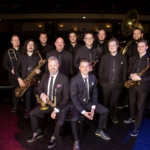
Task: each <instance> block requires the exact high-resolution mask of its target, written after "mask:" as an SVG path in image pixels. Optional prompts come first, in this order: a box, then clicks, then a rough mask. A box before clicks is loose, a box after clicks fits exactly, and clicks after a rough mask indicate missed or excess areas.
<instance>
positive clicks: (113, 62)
mask: <svg viewBox="0 0 150 150" xmlns="http://www.w3.org/2000/svg"><path fill="white" fill-rule="evenodd" d="M115 65H116V64H115V56H113V81H114V80H115V71H116V70H115Z"/></svg>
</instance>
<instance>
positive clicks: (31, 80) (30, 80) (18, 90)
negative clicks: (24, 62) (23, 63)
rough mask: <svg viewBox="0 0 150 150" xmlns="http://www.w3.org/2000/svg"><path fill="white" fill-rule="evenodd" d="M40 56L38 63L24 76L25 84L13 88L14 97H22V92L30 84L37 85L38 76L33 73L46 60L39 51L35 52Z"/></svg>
mask: <svg viewBox="0 0 150 150" xmlns="http://www.w3.org/2000/svg"><path fill="white" fill-rule="evenodd" d="M37 53H38V54H39V56H40V61H39V64H38V65H37V66H36V67H35V68H34V70H33V71H32V72H31V73H30V74H29V75H28V76H27V78H25V79H24V80H23V82H24V83H25V86H23V87H21V86H19V87H17V88H16V90H15V95H16V97H22V96H23V94H24V93H25V92H26V90H27V89H28V88H29V87H30V86H31V85H34V84H35V85H38V84H39V82H40V81H39V80H40V79H39V78H34V77H35V75H36V72H35V71H36V70H37V69H40V68H41V67H42V66H43V65H44V64H45V63H46V62H47V60H43V59H42V57H41V55H40V53H39V51H38V52H37Z"/></svg>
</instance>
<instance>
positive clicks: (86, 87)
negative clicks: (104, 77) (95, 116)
mask: <svg viewBox="0 0 150 150" xmlns="http://www.w3.org/2000/svg"><path fill="white" fill-rule="evenodd" d="M84 80H85V86H84V90H85V100H86V101H88V86H87V78H84Z"/></svg>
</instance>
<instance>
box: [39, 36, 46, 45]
mask: <svg viewBox="0 0 150 150" xmlns="http://www.w3.org/2000/svg"><path fill="white" fill-rule="evenodd" d="M39 40H40V42H41V43H42V44H46V43H47V36H46V34H41V35H40V37H39Z"/></svg>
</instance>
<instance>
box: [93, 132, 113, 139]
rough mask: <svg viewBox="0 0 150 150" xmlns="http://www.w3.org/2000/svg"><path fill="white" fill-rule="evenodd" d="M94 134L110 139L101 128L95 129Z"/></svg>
mask: <svg viewBox="0 0 150 150" xmlns="http://www.w3.org/2000/svg"><path fill="white" fill-rule="evenodd" d="M95 134H96V135H97V136H100V137H102V138H103V139H105V140H110V139H111V138H110V137H109V136H108V135H107V134H106V133H105V132H104V131H103V130H101V131H98V130H96V132H95Z"/></svg>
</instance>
